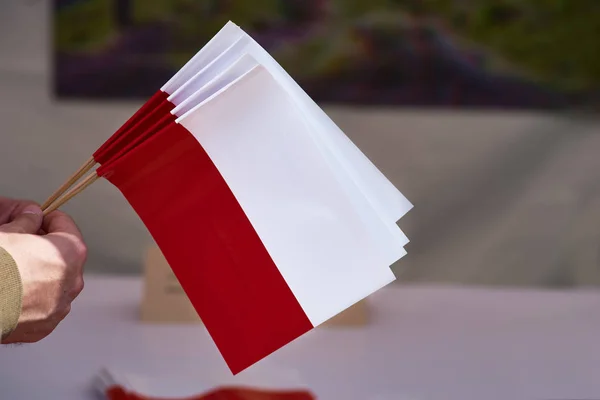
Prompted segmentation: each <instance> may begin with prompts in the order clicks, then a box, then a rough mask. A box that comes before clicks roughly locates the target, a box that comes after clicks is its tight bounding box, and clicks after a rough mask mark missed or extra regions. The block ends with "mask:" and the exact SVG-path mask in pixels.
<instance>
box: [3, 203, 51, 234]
mask: <svg viewBox="0 0 600 400" xmlns="http://www.w3.org/2000/svg"><path fill="white" fill-rule="evenodd" d="M43 220H44V215H43V212H42V209H41V208H40V207H39V206H36V205H30V206H27V207H25V208H24V209H23V211H21V213H20V214H19V215H17V216H16V217H15V218H14V219H13V220H12V221H11V222H10V223H8V224H4V225H0V232H5V233H30V234H36V233H37V232H38V231H39V230H40V228H41V227H42V222H43Z"/></svg>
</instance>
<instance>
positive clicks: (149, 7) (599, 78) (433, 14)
mask: <svg viewBox="0 0 600 400" xmlns="http://www.w3.org/2000/svg"><path fill="white" fill-rule="evenodd" d="M52 18H53V22H54V24H53V26H54V35H53V37H54V39H53V40H54V92H55V95H56V96H57V97H58V98H95V99H107V100H109V99H140V100H141V99H145V98H147V97H149V96H150V95H151V94H152V93H154V92H155V91H156V90H157V88H159V87H161V86H162V84H163V83H164V82H166V81H167V80H168V79H169V78H170V77H171V76H172V75H173V74H174V73H175V72H176V71H177V70H178V69H179V68H180V67H181V66H183V64H184V63H185V62H186V61H187V60H188V59H189V58H190V57H192V56H193V55H194V54H195V53H196V52H197V51H198V50H199V49H200V48H201V47H202V46H203V45H204V44H205V43H206V42H207V41H208V40H209V39H210V38H211V37H212V36H213V35H214V34H215V33H216V32H217V31H218V30H219V29H220V28H221V27H222V26H223V25H224V24H225V23H226V22H227V21H229V20H231V21H233V22H235V23H236V24H238V25H240V26H241V27H242V28H243V29H244V30H245V31H246V32H248V33H249V34H251V35H252V36H253V37H254V38H255V39H256V40H257V41H258V42H259V43H260V44H261V45H262V46H263V47H265V48H266V49H267V50H268V51H269V52H270V53H271V54H272V55H273V56H274V57H275V58H276V59H277V60H278V61H279V62H280V63H281V64H282V65H283V66H284V68H286V69H287V70H288V71H289V72H290V74H291V75H292V76H293V77H294V78H295V79H296V80H297V81H298V82H299V83H300V84H301V85H302V86H303V87H304V88H305V90H306V91H307V92H308V93H309V94H310V95H311V96H312V97H313V98H314V99H315V100H316V101H317V102H320V103H329V104H331V103H334V104H352V105H363V106H371V105H378V106H381V105H385V106H388V105H389V106H403V107H467V108H504V109H564V108H569V107H577V106H579V105H581V104H586V103H589V102H590V101H593V99H594V98H597V97H598V93H599V92H600V90H599V89H600V54H599V53H598V52H597V51H596V50H597V43H599V42H600V31H599V30H598V28H597V27H598V26H600V1H598V0H577V1H573V0H546V1H542V0H532V1H518V0H368V1H366V0H251V1H250V0H54V3H53V14H52Z"/></svg>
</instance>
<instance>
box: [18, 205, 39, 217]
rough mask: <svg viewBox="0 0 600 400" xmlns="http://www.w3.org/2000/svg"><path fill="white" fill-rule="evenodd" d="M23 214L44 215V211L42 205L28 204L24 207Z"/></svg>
mask: <svg viewBox="0 0 600 400" xmlns="http://www.w3.org/2000/svg"><path fill="white" fill-rule="evenodd" d="M21 214H34V215H42V214H43V211H42V209H41V208H40V207H38V206H33V205H32V206H27V207H25V208H24V209H23V212H22V213H21Z"/></svg>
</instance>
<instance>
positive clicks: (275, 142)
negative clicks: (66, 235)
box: [43, 22, 412, 374]
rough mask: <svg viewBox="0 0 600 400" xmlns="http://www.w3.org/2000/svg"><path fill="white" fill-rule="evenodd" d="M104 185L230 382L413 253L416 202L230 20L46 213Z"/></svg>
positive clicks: (365, 292) (386, 279)
mask: <svg viewBox="0 0 600 400" xmlns="http://www.w3.org/2000/svg"><path fill="white" fill-rule="evenodd" d="M94 167H97V168H96V169H95V170H93V168H94ZM92 170H93V171H92ZM88 171H92V172H90V173H89V175H88V176H87V177H86V178H84V179H82V180H81V178H82V177H83V176H84V175H85V174H86V173H88ZM99 178H104V179H106V180H108V181H109V182H111V183H112V184H113V185H114V186H116V187H117V188H118V189H119V190H120V191H121V192H122V194H123V195H124V197H125V198H126V199H127V201H128V202H129V204H130V205H131V206H132V207H133V209H134V210H135V211H136V212H137V214H138V215H139V217H140V218H141V220H142V221H143V223H144V224H145V226H146V227H147V228H148V230H149V232H150V233H151V235H152V236H153V238H154V239H155V241H156V243H157V245H158V246H159V247H160V249H161V251H162V252H163V254H164V256H165V258H166V259H167V261H168V263H169V265H170V266H171V268H172V269H173V272H174V273H175V275H176V276H177V278H178V279H179V281H180V283H181V285H182V287H183V289H184V290H185V292H186V294H187V296H188V297H189V299H190V301H191V302H192V304H193V306H194V308H195V309H196V311H197V312H198V314H199V316H200V318H201V319H202V321H203V323H204V324H205V326H206V328H207V330H208V332H209V334H210V335H211V337H212V339H213V340H214V342H215V344H216V346H217V347H218V349H219V351H220V353H221V354H222V356H223V358H224V360H225V362H226V363H227V365H228V366H229V368H230V369H231V371H232V373H234V374H237V373H239V372H241V371H242V370H244V369H246V368H248V367H249V366H251V365H253V364H254V363H256V362H257V361H259V360H261V359H263V358H265V357H266V356H268V355H269V354H271V353H272V352H274V351H276V350H277V349H279V348H281V347H282V346H285V345H287V344H288V343H290V342H292V341H293V340H294V339H296V338H298V337H300V336H302V335H303V334H305V333H307V332H309V331H310V330H312V329H313V328H315V327H317V326H319V325H321V324H322V323H324V322H325V321H327V320H329V319H331V318H332V317H334V316H335V315H337V314H339V313H340V312H342V311H343V310H345V309H347V308H349V307H350V306H352V305H353V304H355V303H357V302H359V301H360V300H362V299H364V298H365V297H367V296H369V295H370V294H372V293H374V292H375V291H377V290H379V289H380V288H382V287H384V286H386V285H387V284H389V283H391V282H392V281H394V279H395V277H394V274H393V273H392V271H391V269H390V266H391V264H393V263H395V262H396V261H397V260H399V259H400V258H401V257H403V256H404V255H405V254H406V251H405V249H404V246H405V245H406V244H407V243H408V239H407V238H406V236H405V235H404V234H403V232H402V231H401V230H400V229H399V227H398V226H397V224H396V222H397V221H398V220H399V219H400V218H401V217H402V216H404V215H405V214H406V213H407V212H408V211H409V210H410V209H411V208H412V205H411V203H410V202H409V201H408V200H407V199H406V198H405V197H404V196H403V195H402V194H401V193H400V192H399V191H398V189H397V188H396V187H394V185H393V184H392V183H391V182H390V181H389V180H388V179H387V178H386V177H385V176H384V175H383V174H382V173H381V172H380V171H379V170H378V169H377V168H376V166H375V165H374V164H373V163H372V162H371V161H370V160H369V159H368V158H367V157H366V156H365V155H364V154H363V153H362V152H361V151H360V150H359V149H358V148H357V147H356V146H355V145H354V144H353V143H352V142H351V141H350V140H349V138H348V137H347V136H346V135H345V134H344V133H343V132H342V131H341V130H340V129H339V128H338V127H337V126H336V124H335V123H334V122H333V121H332V120H331V119H330V118H329V117H328V116H327V114H325V112H324V111H323V110H322V109H321V108H320V107H319V106H318V105H317V104H316V103H315V102H314V101H313V100H312V99H311V98H310V97H309V96H308V95H307V94H306V93H305V92H304V91H303V90H302V88H301V87H300V86H299V85H298V84H297V83H296V82H295V81H294V80H293V79H292V78H291V77H290V76H289V75H288V74H287V73H286V72H285V70H284V69H283V68H282V67H281V66H280V65H279V64H278V63H277V62H276V61H275V59H274V58H273V57H272V56H270V55H269V53H268V52H267V51H265V50H264V49H263V48H262V47H261V46H260V45H259V44H258V43H257V42H256V41H255V40H253V39H252V38H251V37H250V36H249V35H248V34H246V33H245V32H244V31H243V30H242V29H241V28H240V27H238V26H237V25H235V24H233V23H231V22H229V23H227V24H226V25H225V26H224V27H223V28H222V29H221V30H220V31H219V32H218V33H217V34H216V35H215V36H214V37H213V38H212V39H211V40H210V41H209V42H208V43H207V44H206V45H205V46H204V47H203V48H202V49H201V50H200V51H199V52H198V53H197V54H196V55H195V56H194V57H193V58H192V59H191V60H190V61H189V62H188V63H187V64H186V65H185V66H184V67H183V68H182V69H181V70H179V71H178V72H177V73H176V74H175V75H174V76H173V77H172V78H171V79H170V80H169V81H168V82H167V83H166V84H165V85H164V86H163V87H162V88H161V89H160V90H159V91H157V92H156V94H155V95H154V96H152V98H151V99H150V100H149V101H148V102H146V104H144V105H143V106H142V107H141V108H140V109H139V110H138V111H137V112H136V113H135V114H134V115H133V116H132V117H131V118H130V119H129V120H128V121H127V122H126V123H125V124H124V125H123V126H122V127H121V128H120V129H119V130H118V131H117V132H116V133H115V134H114V135H113V136H112V137H110V138H109V139H108V140H107V141H106V142H105V143H104V144H103V145H102V146H101V147H100V148H99V149H98V150H97V151H96V152H95V153H94V155H93V157H92V158H91V159H90V160H89V161H88V162H87V163H85V165H84V166H82V168H80V169H79V170H78V171H77V172H76V173H75V174H74V175H73V176H72V177H71V178H70V179H69V180H68V181H67V182H66V183H65V184H64V185H63V186H62V187H61V188H60V189H59V190H57V192H56V193H54V194H53V195H52V196H51V197H50V198H49V199H48V200H47V201H46V203H44V205H43V208H44V209H45V212H46V213H48V212H51V211H52V210H54V209H56V208H58V207H60V206H61V205H62V204H64V203H65V202H66V201H68V200H69V199H71V198H72V197H73V196H74V195H75V194H77V193H79V192H80V191H81V190H83V189H84V188H85V187H87V186H88V185H89V184H91V182H93V181H95V180H96V179H99ZM78 180H80V182H79V183H78V184H77V185H75V186H74V187H72V188H71V186H73V185H74V183H75V182H77V181H78ZM69 188H71V189H70V190H67V189H69Z"/></svg>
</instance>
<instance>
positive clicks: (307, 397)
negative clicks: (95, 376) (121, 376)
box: [106, 386, 316, 400]
mask: <svg viewBox="0 0 600 400" xmlns="http://www.w3.org/2000/svg"><path fill="white" fill-rule="evenodd" d="M106 398H107V400H316V397H315V396H314V395H313V394H312V393H310V392H308V391H301V390H297V391H282V390H281V391H275V390H259V389H251V388H219V389H215V390H213V391H211V392H208V393H205V394H200V395H198V396H192V397H187V398H171V399H167V398H159V397H149V396H145V395H142V394H138V393H133V392H128V391H126V390H125V389H124V388H123V387H121V386H111V387H109V388H108V389H107V390H106Z"/></svg>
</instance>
